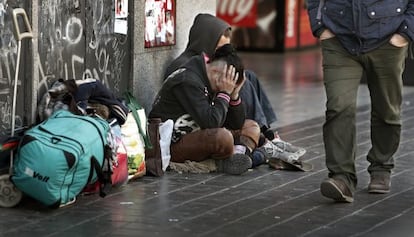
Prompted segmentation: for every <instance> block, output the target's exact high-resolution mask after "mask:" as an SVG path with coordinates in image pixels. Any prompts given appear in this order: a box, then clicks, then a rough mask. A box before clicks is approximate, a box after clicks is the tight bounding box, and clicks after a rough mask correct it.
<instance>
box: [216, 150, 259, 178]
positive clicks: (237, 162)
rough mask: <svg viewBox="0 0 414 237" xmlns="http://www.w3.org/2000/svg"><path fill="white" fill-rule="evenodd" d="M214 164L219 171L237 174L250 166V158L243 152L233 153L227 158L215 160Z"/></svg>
mask: <svg viewBox="0 0 414 237" xmlns="http://www.w3.org/2000/svg"><path fill="white" fill-rule="evenodd" d="M216 164H217V166H218V168H217V170H218V171H219V172H224V173H227V174H234V175H239V174H243V173H244V172H246V171H247V170H248V169H250V168H251V167H252V159H251V158H250V157H249V156H248V155H245V154H233V155H232V156H230V157H229V158H227V159H224V160H217V161H216Z"/></svg>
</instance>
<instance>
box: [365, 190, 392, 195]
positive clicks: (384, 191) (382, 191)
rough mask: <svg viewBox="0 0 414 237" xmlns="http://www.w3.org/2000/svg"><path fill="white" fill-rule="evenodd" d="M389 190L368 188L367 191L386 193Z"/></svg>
mask: <svg viewBox="0 0 414 237" xmlns="http://www.w3.org/2000/svg"><path fill="white" fill-rule="evenodd" d="M389 192H390V190H381V189H371V190H368V193H374V194H386V193H389Z"/></svg>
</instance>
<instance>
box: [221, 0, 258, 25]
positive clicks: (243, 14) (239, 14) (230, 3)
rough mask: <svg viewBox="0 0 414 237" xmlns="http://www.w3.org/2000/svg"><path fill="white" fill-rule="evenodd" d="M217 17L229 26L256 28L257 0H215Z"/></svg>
mask: <svg viewBox="0 0 414 237" xmlns="http://www.w3.org/2000/svg"><path fill="white" fill-rule="evenodd" d="M217 16H218V17H219V18H221V19H223V20H225V21H226V22H228V23H229V24H230V25H231V26H238V27H256V22H257V0H217Z"/></svg>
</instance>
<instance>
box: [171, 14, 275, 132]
mask: <svg viewBox="0 0 414 237" xmlns="http://www.w3.org/2000/svg"><path fill="white" fill-rule="evenodd" d="M229 28H231V27H230V25H229V24H228V23H227V22H225V21H223V20H221V19H220V18H218V17H215V16H213V15H210V14H205V13H201V14H198V15H197V16H196V17H195V18H194V22H193V25H192V26H191V28H190V33H189V36H188V44H187V47H186V49H185V50H184V52H183V53H182V54H181V55H180V56H178V57H177V58H176V59H175V60H174V61H172V63H171V64H170V65H169V66H168V67H167V70H166V71H165V74H164V79H166V78H167V77H168V75H170V74H171V73H173V72H174V71H175V70H177V69H178V68H180V67H181V66H183V65H184V64H185V63H186V62H187V61H188V60H190V58H191V57H193V56H195V55H200V54H201V53H205V54H206V55H207V56H208V57H209V58H211V57H212V56H213V55H214V52H215V51H216V47H217V44H218V42H219V40H220V38H221V36H222V35H223V33H224V32H225V31H226V30H227V29H229ZM245 73H246V77H247V78H248V80H246V82H245V83H244V85H243V86H242V88H241V90H240V98H241V99H242V101H243V103H244V107H245V109H246V110H245V116H246V118H247V119H252V120H254V121H256V122H257V123H258V124H259V126H260V127H262V126H269V125H270V124H271V123H273V122H274V121H276V114H275V112H274V111H273V108H272V106H271V104H270V101H269V99H268V98H267V95H266V93H265V91H264V90H263V88H262V86H261V84H260V83H259V81H258V79H257V77H256V75H255V74H254V73H253V72H252V71H250V70H245Z"/></svg>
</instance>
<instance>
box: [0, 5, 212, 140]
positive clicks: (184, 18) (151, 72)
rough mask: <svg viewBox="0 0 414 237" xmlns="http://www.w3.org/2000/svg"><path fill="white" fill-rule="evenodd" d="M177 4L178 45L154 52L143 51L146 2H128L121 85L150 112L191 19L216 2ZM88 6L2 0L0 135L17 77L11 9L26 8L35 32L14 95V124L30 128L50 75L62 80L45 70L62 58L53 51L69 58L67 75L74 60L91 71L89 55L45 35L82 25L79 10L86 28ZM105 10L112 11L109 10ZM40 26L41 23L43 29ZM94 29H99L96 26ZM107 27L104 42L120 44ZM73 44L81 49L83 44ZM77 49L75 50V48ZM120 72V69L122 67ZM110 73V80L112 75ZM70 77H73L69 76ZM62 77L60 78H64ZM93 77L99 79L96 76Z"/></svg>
mask: <svg viewBox="0 0 414 237" xmlns="http://www.w3.org/2000/svg"><path fill="white" fill-rule="evenodd" d="M107 1H108V2H107ZM111 1H113V0H111ZM175 1H176V45H174V46H163V47H155V48H145V46H144V45H145V44H144V35H145V28H144V22H145V18H144V15H145V0H130V1H129V2H130V4H132V3H133V6H130V9H131V8H132V7H133V9H132V11H131V10H130V12H131V13H132V14H131V16H132V17H131V21H132V22H131V23H132V24H131V25H132V29H128V30H132V34H131V38H132V39H131V41H132V43H131V50H130V51H129V52H128V54H130V56H131V59H130V60H129V62H128V66H129V67H128V69H125V70H122V80H123V82H125V84H128V89H130V90H132V92H133V94H134V95H135V96H136V97H137V99H138V100H139V102H140V103H141V104H142V105H143V106H144V107H145V108H146V109H147V112H149V110H150V108H151V105H152V102H153V99H154V97H155V95H156V93H157V91H158V89H159V88H160V87H161V84H162V81H163V80H162V75H163V72H164V70H165V68H166V66H167V64H168V63H169V62H171V60H172V59H173V58H175V57H176V56H178V55H179V54H180V53H181V52H182V51H183V50H184V48H185V46H186V44H187V39H188V32H189V28H190V26H191V24H192V22H193V19H194V17H195V16H196V15H197V14H198V13H211V14H215V9H216V1H215V0H208V1H200V0H175ZM85 2H88V3H89V4H87V5H88V6H89V7H84V8H82V7H83V6H85V4H84V3H85ZM98 2H100V5H99V6H101V7H102V6H103V4H105V6H106V5H108V4H109V6H111V4H112V2H109V0H102V1H98ZM51 3H53V5H55V8H51V7H50V5H51ZM96 4H97V3H96ZM90 6H95V1H94V0H83V1H80V0H59V1H56V2H55V1H51V0H35V1H26V0H0V112H1V113H0V134H1V133H4V131H6V130H8V128H9V127H10V124H11V121H10V120H11V104H12V103H11V98H12V97H13V94H12V93H11V90H10V89H11V88H12V86H13V79H14V78H13V75H14V73H15V69H16V64H17V63H16V58H17V53H16V52H17V46H16V45H17V44H16V40H15V39H14V37H13V34H12V26H11V25H12V24H11V19H10V12H11V11H12V9H14V8H24V9H25V10H26V13H27V15H28V16H29V20H30V24H31V26H32V30H33V39H32V40H31V41H28V40H25V42H24V44H23V48H22V51H23V53H22V58H23V60H22V61H21V64H22V66H21V69H20V71H21V73H20V74H19V82H18V85H19V86H18V94H17V95H18V98H19V101H18V106H17V116H16V120H18V123H17V125H19V126H20V125H31V124H33V123H35V122H36V114H37V103H38V101H39V100H40V98H41V97H42V95H43V93H44V92H45V91H46V89H47V87H48V86H49V84H50V82H51V80H49V77H51V78H52V77H53V78H56V79H57V78H59V77H61V75H58V73H57V72H56V71H57V70H54V69H53V70H52V69H51V70H47V68H48V67H46V65H50V64H51V63H49V62H53V63H56V61H58V62H60V61H59V59H60V58H58V59H57V60H55V58H53V57H50V55H51V53H54V52H55V53H56V52H57V51H58V52H60V53H61V52H67V54H64V55H63V56H62V58H63V64H62V63H61V64H62V65H63V67H64V68H66V66H67V67H68V70H67V71H69V72H72V71H74V70H71V68H70V66H73V65H72V64H73V58H74V56H75V57H76V58H77V59H79V58H81V59H82V60H81V62H83V64H84V66H85V67H84V68H86V69H88V68H89V67H95V65H88V56H87V54H85V55H80V54H79V52H77V51H75V50H74V45H73V44H72V45H70V44H67V43H66V42H65V39H63V38H60V39H59V40H60V41H58V42H57V43H55V44H52V43H50V42H55V41H56V39H51V38H50V37H49V38H48V36H46V33H45V32H56V33H57V32H63V30H65V29H66V30H67V29H68V28H65V27H64V26H65V25H70V24H68V22H69V20H68V19H75V18H76V20H77V22H80V23H79V26H80V24H81V23H83V22H82V18H80V17H79V18H77V17H78V15H79V14H80V13H82V12H86V17H85V19H87V20H85V22H84V24H85V25H84V28H83V29H86V28H87V26H90V25H91V24H93V22H91V19H90V18H89V17H90V13H92V12H93V11H91V9H89V8H90ZM74 10H78V11H79V12H76V11H74ZM106 10H109V11H111V10H113V9H106ZM45 13H47V14H45ZM51 13H56V14H53V17H51V16H50V15H51ZM60 13H65V14H60ZM77 14H78V15H77ZM80 15H82V14H80ZM65 17H66V18H65ZM92 17H93V16H92ZM112 18H113V17H105V19H104V21H105V23H106V22H108V24H107V25H111V24H112V20H113V19H112ZM93 19H94V18H92V21H93ZM50 20H53V22H51V23H50V24H48V21H50ZM40 22H41V23H42V24H43V25H41V24H40ZM52 23H56V24H57V27H52V26H53V24H52ZM96 26H97V27H99V25H98V24H97V25H96ZM96 26H95V25H93V27H95V28H93V31H87V32H84V34H83V36H82V37H89V36H90V35H92V36H96V35H95V33H96V32H98V33H101V32H100V31H101V30H100V29H96ZM62 27H63V28H62ZM49 28H50V29H49ZM108 29H111V28H110V27H109V28H108V27H107V28H105V29H103V30H105V34H104V33H102V34H99V36H105V37H107V38H108V37H109V38H108V39H110V40H112V41H111V42H118V41H117V39H116V36H115V35H114V34H113V32H112V33H111V32H110V31H108ZM85 31H86V30H85ZM78 33H79V32H78ZM96 34H97V33H96ZM85 35H87V36H85ZM88 35H89V36H88ZM82 39H83V38H82ZM94 39H95V38H94ZM53 40H55V41H53ZM66 41H67V40H66ZM89 41H90V40H89V38H87V39H86V40H85V41H84V42H86V43H85V45H84V47H85V48H84V50H85V52H86V51H90V47H89V45H88V44H87V43H88V42H89ZM45 42H46V43H48V42H49V43H50V45H46V44H45ZM105 42H107V41H105ZM102 45H103V44H102ZM117 45H118V44H117ZM52 46H53V47H52ZM56 46H60V48H57V47H56ZM75 46H77V47H78V46H81V43H79V44H78V45H75ZM102 47H104V46H102ZM108 47H109V46H108ZM77 49H79V47H78V48H77ZM108 49H109V48H108ZM103 50H105V48H103ZM120 50H121V49H120ZM78 51H79V50H78ZM122 53H123V52H122ZM54 55H55V54H53V55H52V56H54ZM59 55H61V54H59ZM112 56H113V54H105V62H109V64H110V65H112V61H111V60H113V59H112V58H111V57H112ZM49 59H50V60H49ZM47 60H49V61H47ZM106 60H108V61H106ZM98 62H99V60H98ZM95 63H96V62H95ZM62 65H61V66H62ZM121 65H122V64H121ZM125 68H127V67H125ZM122 69H124V67H123V68H122ZM78 71H79V70H78ZM78 71H77V72H78ZM113 71H115V70H113ZM125 71H128V72H126V74H127V75H126V76H124V73H125ZM108 72H109V71H108ZM80 73H81V74H80V75H82V71H80ZM103 73H104V74H105V73H107V71H105V72H103ZM111 73H112V70H111ZM110 75H112V76H113V74H110ZM116 75H118V74H116ZM58 76H59V77H58ZM69 76H71V74H70V75H69ZM69 76H66V77H69ZM118 76H119V75H118ZM66 77H63V78H64V79H68V78H66ZM80 77H81V76H79V75H73V77H70V78H76V79H81V78H80ZM97 79H100V78H99V77H98V78H97ZM114 89H115V88H114Z"/></svg>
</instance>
